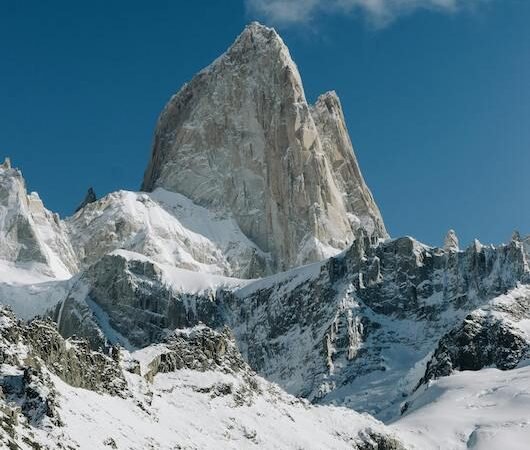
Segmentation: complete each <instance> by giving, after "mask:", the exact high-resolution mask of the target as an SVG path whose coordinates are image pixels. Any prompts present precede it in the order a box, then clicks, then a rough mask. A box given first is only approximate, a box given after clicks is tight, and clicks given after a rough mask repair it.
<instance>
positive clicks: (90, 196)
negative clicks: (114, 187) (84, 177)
mask: <svg viewBox="0 0 530 450" xmlns="http://www.w3.org/2000/svg"><path fill="white" fill-rule="evenodd" d="M96 200H97V197H96V192H95V191H94V189H93V188H92V187H89V188H88V191H87V193H86V195H85V198H84V200H83V201H82V202H81V204H80V205H79V206H78V207H77V208H76V209H75V211H74V213H76V212H77V211H79V210H81V209H83V208H84V207H85V206H86V205H88V204H89V203H94V202H95V201H96Z"/></svg>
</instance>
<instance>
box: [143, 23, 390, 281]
mask: <svg viewBox="0 0 530 450" xmlns="http://www.w3.org/2000/svg"><path fill="white" fill-rule="evenodd" d="M157 187H163V188H165V189H167V190H170V191H174V192H179V193H181V194H184V195H186V196H187V197H189V198H190V199H192V200H193V201H194V202H196V203H198V204H200V205H204V206H207V207H208V208H211V209H212V210H218V211H223V212H225V213H227V214H230V215H233V217H234V218H235V220H236V221H237V223H238V225H239V227H240V228H241V230H242V231H243V232H244V233H245V235H246V236H248V238H250V239H251V240H252V241H253V242H255V243H256V244H257V245H258V247H259V248H260V249H261V250H262V251H263V252H265V253H270V254H271V256H272V269H273V270H274V271H280V270H284V269H287V268H290V267H293V266H296V265H301V264H304V263H307V262H311V261H316V260H320V259H323V258H325V257H327V256H330V255H331V254H335V253H337V252H338V251H340V250H342V249H343V248H345V247H346V246H347V245H348V244H349V243H351V242H352V240H353V238H354V232H355V230H356V229H357V228H359V227H360V226H362V227H364V228H365V229H366V230H367V231H368V233H369V234H370V235H372V236H374V238H386V237H387V234H386V231H385V228H384V225H383V221H382V219H381V215H380V213H379V210H378V209H377V207H376V205H375V203H374V201H373V198H372V195H371V193H370V191H369V190H368V188H367V187H366V184H365V183H364V180H363V178H362V175H361V173H360V170H359V167H358V164H357V161H356V159H355V156H354V154H353V149H352V146H351V143H350V140H349V137H348V134H347V130H346V126H345V123H344V118H343V115H342V110H341V107H340V103H339V101H338V99H337V97H336V95H334V94H332V93H330V94H326V95H324V96H322V97H321V98H320V99H319V100H318V101H317V103H316V105H315V106H314V107H313V108H311V107H310V106H309V105H308V103H307V101H306V99H305V94H304V90H303V86H302V82H301V79H300V75H299V73H298V69H297V68H296V65H295V64H294V62H293V61H292V59H291V57H290V54H289V51H288V49H287V47H286V46H285V44H284V43H283V41H282V40H281V38H280V37H279V36H278V35H277V34H276V32H275V31H274V30H273V29H270V28H267V27H264V26H262V25H260V24H257V23H253V24H251V25H249V26H248V27H247V28H246V29H245V30H244V31H243V33H242V34H241V35H240V36H239V37H238V38H237V40H236V41H235V43H234V44H233V45H232V46H231V47H230V49H229V50H228V51H227V52H226V53H225V54H224V55H223V56H221V57H220V58H218V59H217V60H216V61H215V62H214V63H213V64H212V65H211V66H209V67H208V68H206V69H205V70H203V71H201V72H199V74H198V75H197V76H195V77H194V78H193V79H192V80H191V81H190V82H189V83H187V84H186V85H184V86H183V87H182V89H181V90H180V91H179V92H178V93H177V94H176V95H174V96H173V97H172V98H171V100H170V101H169V103H168V104H167V105H166V107H165V108H164V110H163V112H162V114H161V115H160V118H159V120H158V124H157V128H156V131H155V138H154V145H153V151H152V156H151V160H150V162H149V166H148V168H147V170H146V173H145V177H144V182H143V186H142V189H143V190H147V191H152V190H154V189H155V188H157Z"/></svg>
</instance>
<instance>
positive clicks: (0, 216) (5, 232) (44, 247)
mask: <svg viewBox="0 0 530 450" xmlns="http://www.w3.org/2000/svg"><path fill="white" fill-rule="evenodd" d="M0 260H2V261H3V264H5V265H10V264H9V263H14V264H17V265H19V266H24V267H26V268H31V269H34V270H35V271H36V272H39V273H41V274H43V275H48V276H52V277H62V278H69V277H70V276H71V275H72V274H74V273H75V272H76V271H77V270H78V268H77V259H76V257H75V254H74V251H73V249H72V246H71V243H70V240H69V239H68V236H67V231H66V229H65V226H64V224H63V223H62V221H61V220H60V219H59V216H58V215H57V214H53V213H51V212H50V211H48V210H47V209H46V208H44V205H43V203H42V201H41V199H40V198H39V195H38V194H37V193H36V192H32V193H31V194H29V195H28V193H27V191H26V184H25V181H24V178H23V177H22V173H21V172H20V171H19V170H17V169H13V168H12V167H11V162H10V160H9V159H6V161H5V162H4V163H3V164H2V165H0ZM4 270H5V271H6V272H7V271H8V269H7V268H6V269H4Z"/></svg>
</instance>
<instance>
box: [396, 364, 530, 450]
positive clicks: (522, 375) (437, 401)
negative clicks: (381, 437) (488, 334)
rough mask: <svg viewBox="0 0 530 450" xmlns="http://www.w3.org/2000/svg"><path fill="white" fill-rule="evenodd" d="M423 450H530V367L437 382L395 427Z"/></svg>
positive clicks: (466, 374) (461, 375)
mask: <svg viewBox="0 0 530 450" xmlns="http://www.w3.org/2000/svg"><path fill="white" fill-rule="evenodd" d="M390 428H391V429H392V430H394V431H395V432H396V433H397V434H399V436H400V437H401V438H402V440H403V442H404V443H405V444H407V445H409V446H410V447H411V448H415V449H421V450H430V449H433V450H435V449H436V450H464V449H473V450H499V449H510V450H526V449H528V443H529V442H530V365H526V366H523V367H520V368H517V369H514V370H509V371H501V370H498V369H482V370H480V371H478V372H471V371H466V372H460V373H456V374H454V375H452V376H450V377H444V378H440V379H439V380H436V381H432V382H430V383H429V385H428V386H427V387H426V388H423V389H422V390H421V391H419V392H417V393H416V395H415V396H414V398H413V399H412V401H411V406H410V407H409V410H408V411H407V412H406V413H405V415H404V416H403V417H401V418H399V419H398V420H396V421H395V422H394V423H392V424H391V425H390Z"/></svg>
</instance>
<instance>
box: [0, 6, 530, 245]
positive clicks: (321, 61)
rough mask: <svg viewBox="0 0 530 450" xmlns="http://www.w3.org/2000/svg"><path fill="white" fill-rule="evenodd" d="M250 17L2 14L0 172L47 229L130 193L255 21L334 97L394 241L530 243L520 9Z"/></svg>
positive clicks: (529, 121) (379, 9) (48, 10)
mask: <svg viewBox="0 0 530 450" xmlns="http://www.w3.org/2000/svg"><path fill="white" fill-rule="evenodd" d="M246 1H247V3H245V0H241V1H239V0H230V1H226V2H225V1H223V2H220V1H196V2H176V1H169V0H168V1H163V0H158V1H156V2H147V1H143V2H140V1H132V0H129V1H119V0H116V1H112V2H108V1H103V0H94V1H91V2H71V1H60V0H56V1H53V2H41V1H37V0H35V1H29V0H19V1H16V2H15V1H12V2H10V1H3V2H0V157H2V156H4V155H9V156H11V158H12V160H13V162H14V165H15V166H17V167H19V168H21V169H22V170H23V173H24V175H25V177H26V180H27V182H28V187H29V189H30V190H36V191H38V192H39V193H40V194H41V197H42V198H43V199H44V201H45V203H46V205H47V206H48V208H50V209H52V210H55V211H58V212H59V213H60V214H61V215H68V214H70V213H71V211H72V210H73V209H74V208H75V206H76V204H77V203H79V202H80V201H81V199H82V197H83V195H84V193H85V191H86V189H87V188H88V186H90V185H92V186H94V188H95V190H96V192H97V193H98V195H102V194H105V193H107V192H110V191H113V190H116V189H120V188H122V189H138V188H139V186H140V183H141V179H142V176H143V171H144V168H145V166H146V164H147V160H148V157H149V152H150V146H151V139H152V135H153V129H154V126H155V122H156V118H157V116H158V114H159V112H160V110H161V109H162V107H163V105H164V103H165V102H166V101H167V100H168V99H169V97H170V96H171V95H172V94H173V93H174V92H176V91H177V90H178V89H179V88H180V86H181V85H182V84H183V83H184V82H185V81H186V80H188V79H190V78H191V77H192V76H193V74H194V73H196V72H197V71H198V70H199V69H201V68H202V67H203V66H206V65H207V64H209V63H210V62H211V61H212V60H213V59H214V58H215V57H217V56H218V55H219V54H220V53H221V52H223V51H224V50H225V49H226V48H227V47H228V46H229V45H230V44H231V42H232V41H233V40H234V38H235V37H236V36H237V34H239V32H240V31H241V29H242V28H243V27H244V25H245V24H246V23H247V22H249V21H250V20H254V19H259V20H261V21H262V22H264V23H266V24H270V25H275V26H277V28H278V29H279V31H280V33H281V34H282V36H283V38H284V40H285V41H286V43H287V45H288V46H289V47H290V49H291V53H292V55H293V57H294V59H295V61H296V62H297V64H298V66H299V69H300V72H301V74H302V78H303V80H304V84H305V89H306V94H307V97H308V99H309V100H310V101H313V100H314V99H315V98H316V97H317V96H318V95H319V94H320V93H322V92H324V91H326V90H330V89H335V90H336V91H337V92H338V94H339V96H340V98H341V100H342V104H343V108H344V111H345V114H346V119H347V123H348V127H349V130H350V135H351V138H352V141H353V143H354V146H355V149H356V153H357V157H358V159H359V160H360V163H361V168H362V170H363V173H364V175H365V178H366V180H367V182H368V184H369V186H370V188H371V189H372V192H373V193H374V195H375V197H376V201H377V202H378V204H379V206H380V208H381V210H382V213H383V217H384V219H385V222H386V224H387V227H388V229H389V231H390V233H391V234H392V235H393V236H399V235H405V234H407V235H413V236H415V237H417V238H419V239H420V240H423V241H425V242H427V243H430V244H440V243H441V242H442V239H443V235H444V234H445V231H446V230H447V229H448V228H455V229H456V231H457V233H458V235H459V237H460V240H461V242H462V243H463V244H467V243H469V242H470V241H471V240H472V239H473V238H474V237H478V238H479V239H480V240H481V241H483V242H503V241H506V240H507V239H508V238H509V236H510V234H511V232H512V230H513V229H515V228H517V229H520V231H521V232H522V233H530V202H529V201H528V199H529V194H530V177H529V172H530V170H529V169H530V27H529V26H528V24H529V23H530V2H529V1H527V0H414V1H412V2H410V1H407V2H403V0H379V1H374V0H340V1H339V0H328V1H326V2H324V1H322V0H275V1H273V2H271V1H269V2H265V0H246ZM403 4H408V5H413V7H407V8H406V7H403ZM374 5H375V6H374ZM399 5H401V6H399ZM271 6H272V8H271ZM293 11H294V12H295V14H293Z"/></svg>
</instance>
